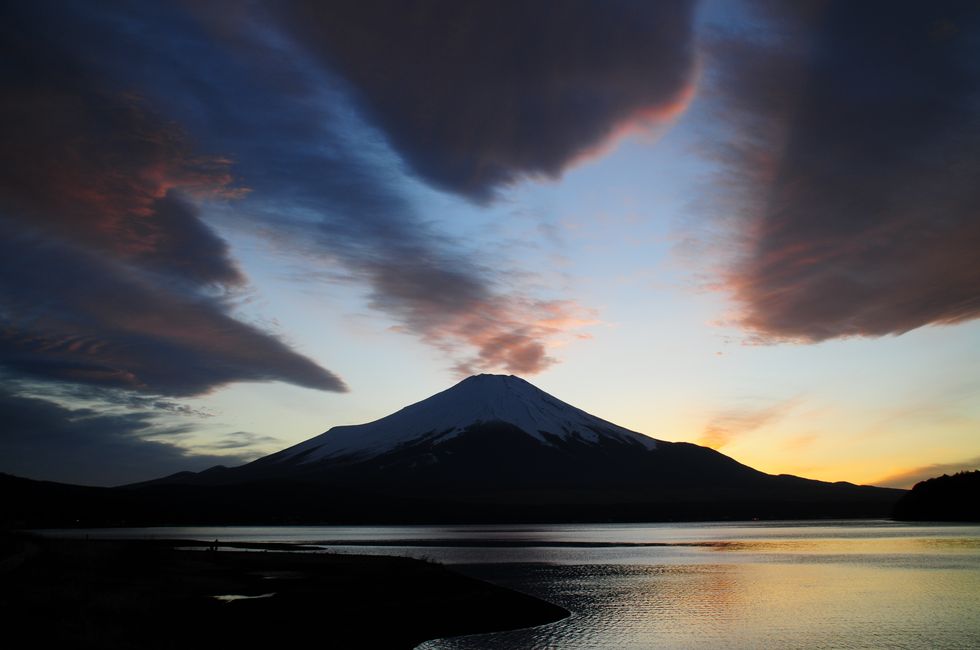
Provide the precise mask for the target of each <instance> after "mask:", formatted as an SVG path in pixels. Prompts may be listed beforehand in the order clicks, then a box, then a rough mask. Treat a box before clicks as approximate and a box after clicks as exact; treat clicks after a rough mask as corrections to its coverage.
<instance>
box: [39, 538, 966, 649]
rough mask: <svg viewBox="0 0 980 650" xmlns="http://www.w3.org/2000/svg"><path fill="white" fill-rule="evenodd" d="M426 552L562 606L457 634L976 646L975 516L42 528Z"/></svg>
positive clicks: (588, 641)
mask: <svg viewBox="0 0 980 650" xmlns="http://www.w3.org/2000/svg"><path fill="white" fill-rule="evenodd" d="M46 532H47V533H48V534H66V535H68V534H70V535H73V536H77V535H80V534H81V535H84V534H88V535H90V536H93V537H130V538H180V539H200V540H208V541H212V540H214V539H218V540H220V541H222V542H232V541H240V542H244V541H251V542H296V543H304V544H312V545H316V546H320V547H322V548H324V549H328V550H330V551H332V552H342V553H383V554H395V555H406V556H411V557H424V558H429V559H435V560H438V561H441V562H446V563H450V564H454V565H456V567H455V568H457V569H458V570H461V571H463V572H465V573H468V574H470V575H474V576H476V577H480V578H484V579H487V580H491V581H493V582H496V583H499V584H503V585H505V586H509V587H512V588H515V589H518V590H520V591H524V592H526V593H530V594H533V595H536V596H540V597H542V598H544V599H546V600H549V601H551V602H554V603H557V604H559V605H562V606H563V607H565V608H567V609H569V610H570V611H572V612H573V614H572V616H570V617H569V618H567V619H565V620H563V621H559V622H557V623H553V624H551V625H546V626H541V627H538V628H532V629H527V630H518V631H513V632H504V633H497V634H492V635H479V636H470V637H461V638H457V639H442V640H435V641H430V642H428V643H425V644H423V645H422V646H420V647H421V648H424V649H425V650H437V649H454V650H455V649H464V648H465V649H469V648H474V649H475V648H481V649H483V648H513V649H522V650H526V649H531V648H569V649H580V648H582V649H584V648H624V649H626V648H635V649H639V648H926V647H928V648H980V526H970V525H960V526H957V525H925V524H922V525H917V524H899V523H893V522H886V521H877V522H868V521H861V522H846V521H842V522H778V523H773V522H745V523H696V524H605V525H520V526H384V527H367V526H344V527H337V526H316V527H254V528H246V527H217V528H143V529H111V530H89V531H46Z"/></svg>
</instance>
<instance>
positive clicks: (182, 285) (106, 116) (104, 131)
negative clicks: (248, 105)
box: [0, 6, 346, 396]
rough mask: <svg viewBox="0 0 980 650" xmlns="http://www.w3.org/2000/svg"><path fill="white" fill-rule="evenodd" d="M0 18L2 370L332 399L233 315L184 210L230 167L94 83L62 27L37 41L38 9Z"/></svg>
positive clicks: (215, 246) (214, 254)
mask: <svg viewBox="0 0 980 650" xmlns="http://www.w3.org/2000/svg"><path fill="white" fill-rule="evenodd" d="M6 9H7V10H6V11H5V12H4V18H5V19H6V20H5V21H3V22H4V29H3V32H4V38H5V53H6V54H8V55H9V60H8V61H7V62H6V63H5V64H4V66H3V68H4V72H5V73H6V76H5V77H4V83H3V85H2V86H0V93H2V99H3V101H2V102H0V141H2V142H3V143H4V155H3V156H2V157H0V371H2V372H3V374H4V375H5V376H6V375H10V376H12V377H14V378H15V379H19V378H29V379H31V380H35V381H36V380H49V381H57V382H71V383H74V384H78V385H84V386H90V387H110V388H117V389H127V390H130V391H141V392H146V393H155V394H163V395H174V396H183V395H196V394H201V393H206V392H208V391H210V390H212V389H214V388H216V387H219V386H224V385H226V384H229V383H232V382H236V381H272V380H279V381H286V382H291V383H294V384H298V385H301V386H306V387H309V388H315V389H321V390H330V391H344V390H346V387H345V386H344V384H343V382H342V381H341V380H340V379H339V378H338V377H337V376H336V375H334V374H333V373H331V372H330V371H328V370H326V369H324V368H322V367H321V366H320V365H319V364H317V363H316V362H315V361H313V360H311V359H309V358H307V357H305V356H303V355H302V354H300V353H298V352H296V351H295V350H293V349H291V348H290V346H288V345H287V344H286V343H284V342H283V341H281V340H280V339H279V338H277V337H276V336H273V335H271V334H269V333H267V332H263V331H261V330H259V329H258V328H256V327H254V326H251V325H249V324H246V323H243V322H241V321H239V320H237V319H236V318H235V317H234V316H233V314H232V313H231V307H230V303H229V301H227V300H226V299H227V296H228V293H229V292H230V291H233V290H235V289H236V288H237V287H240V286H241V285H243V284H244V283H245V278H244V276H243V275H242V273H241V272H240V270H239V269H238V267H237V265H236V264H235V262H234V261H233V260H232V258H231V255H230V252H229V248H228V245H227V243H226V242H225V241H224V240H223V239H221V237H219V236H218V235H217V234H216V233H215V232H214V231H213V230H212V229H211V228H210V227H209V226H208V225H207V224H206V223H205V222H204V221H203V220H202V219H201V217H200V215H199V213H198V207H197V205H196V202H197V201H200V200H203V199H221V200H227V199H233V198H236V197H239V196H241V193H242V190H241V189H240V188H237V187H235V186H234V184H233V183H232V180H231V176H230V171H229V169H230V163H229V161H228V160H227V159H224V158H222V157H218V156H211V155H201V154H199V153H195V152H194V151H193V148H192V146H191V145H190V144H189V142H188V140H187V137H186V136H185V134H184V133H183V131H182V130H181V129H180V128H179V127H178V126H176V125H175V124H173V123H172V122H169V121H166V120H164V119H162V118H161V117H160V116H159V115H157V114H155V113H154V112H153V111H152V110H151V108H150V107H149V106H147V105H146V104H145V103H144V102H141V101H140V100H138V99H135V98H134V97H132V96H131V95H129V94H127V93H124V92H121V91H120V89H118V88H114V89H113V87H112V86H111V84H108V83H106V82H105V81H104V79H103V78H102V77H101V76H98V75H95V74H93V72H92V71H91V70H89V69H87V68H86V67H85V66H84V65H83V64H82V60H84V58H85V57H84V53H85V51H86V50H85V49H84V48H82V49H80V50H76V51H72V50H70V49H69V44H70V43H71V39H70V38H69V32H71V30H70V29H68V28H67V27H66V28H65V31H66V33H65V38H60V37H59V38H58V39H53V40H51V39H47V40H46V38H45V37H44V35H45V34H48V33H49V32H50V31H51V26H50V25H49V24H47V23H45V22H44V20H43V19H45V18H47V16H46V15H45V12H44V11H41V12H40V14H35V13H33V9H32V7H27V6H21V7H10V8H6ZM39 17H40V19H41V23H37V22H33V21H36V20H38V19H39ZM39 34H40V35H41V36H39ZM39 39H40V41H39ZM39 42H41V43H44V44H45V46H44V47H41V46H40V45H39ZM62 48H66V49H62Z"/></svg>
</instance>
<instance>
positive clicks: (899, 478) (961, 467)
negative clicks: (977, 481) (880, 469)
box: [872, 456, 980, 488]
mask: <svg viewBox="0 0 980 650" xmlns="http://www.w3.org/2000/svg"><path fill="white" fill-rule="evenodd" d="M977 469H980V456H977V457H976V458H970V459H967V460H964V461H962V462H959V463H936V464H933V465H924V466H922V467H914V468H911V469H905V470H902V471H900V472H896V473H894V474H889V475H888V476H885V477H884V478H881V479H878V480H877V481H872V485H881V486H884V487H896V488H910V487H912V486H913V485H915V484H916V483H918V482H920V481H925V480H926V479H930V478H935V477H937V476H942V475H943V474H955V473H956V472H970V471H974V470H977Z"/></svg>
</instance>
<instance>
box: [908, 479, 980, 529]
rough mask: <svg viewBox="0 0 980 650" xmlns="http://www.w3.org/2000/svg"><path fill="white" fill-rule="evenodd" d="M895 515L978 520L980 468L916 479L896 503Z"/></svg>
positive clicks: (979, 517) (936, 519)
mask: <svg viewBox="0 0 980 650" xmlns="http://www.w3.org/2000/svg"><path fill="white" fill-rule="evenodd" d="M894 516H895V519H901V520H905V521H980V471H973V472H959V473H957V474H953V475H952V476H948V475H946V474H943V475H942V476H939V477H937V478H931V479H929V480H926V481H922V482H920V483H916V484H915V487H913V488H912V490H911V491H910V492H908V493H907V494H905V496H903V497H902V498H901V499H900V500H899V501H898V503H897V504H895V514H894Z"/></svg>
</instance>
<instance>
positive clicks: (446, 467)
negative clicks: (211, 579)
mask: <svg viewBox="0 0 980 650" xmlns="http://www.w3.org/2000/svg"><path fill="white" fill-rule="evenodd" d="M190 488H195V489H203V490H204V492H207V490H211V492H210V493H209V494H211V495H212V497H213V495H216V494H218V495H221V499H223V500H224V501H222V503H231V502H232V500H234V502H233V505H232V506H230V507H233V508H235V509H236V511H241V512H244V513H246V514H247V515H248V516H250V517H258V519H260V520H264V521H268V520H270V517H271V518H272V519H273V520H288V521H320V522H323V521H338V522H339V521H370V522H434V521H477V522H486V521H519V520H524V521H527V520H535V521H548V520H551V521H576V520H578V521H581V520H588V521H609V520H646V521H655V520H664V519H670V520H673V519H733V518H807V517H815V516H820V517H828V516H835V517H845V516H883V515H887V514H888V512H889V511H890V508H891V506H892V504H893V503H894V502H895V501H896V500H897V499H898V497H899V496H900V495H901V494H902V493H901V491H897V490H887V489H883V488H875V487H862V486H856V485H851V484H849V483H824V482H821V481H812V480H807V479H802V478H798V477H795V476H772V475H769V474H765V473H763V472H760V471H758V470H755V469H752V468H751V467H748V466H746V465H743V464H742V463H739V462H738V461H736V460H734V459H732V458H729V457H728V456H725V455H724V454H721V453H719V452H717V451H715V450H713V449H709V448H707V447H701V446H698V445H694V444H690V443H684V442H667V441H663V440H655V439H653V438H650V437H648V436H645V435H643V434H640V433H637V432H635V431H630V430H629V429H625V428H623V427H621V426H618V425H616V424H613V423H611V422H607V421H606V420H603V419H601V418H598V417H596V416H594V415H590V414H588V413H586V412H585V411H583V410H581V409H578V408H576V407H574V406H572V405H570V404H567V403H565V402H563V401H561V400H559V399H557V398H555V397H553V396H551V395H549V394H548V393H546V392H544V391H542V390H540V389H539V388H537V387H535V386H533V385H532V384H530V383H528V382H527V381H524V380H523V379H520V378H518V377H514V376H505V375H476V376H473V377H469V378H467V379H464V380H463V381H461V382H459V383H458V384H456V385H455V386H453V387H452V388H449V389H448V390H445V391H443V392H441V393H438V394H436V395H433V396H432V397H429V398H428V399H425V400H422V401H421V402H417V403H415V404H412V405H410V406H406V407H405V408H403V409H401V410H400V411H397V412H395V413H392V414H391V415H388V416H387V417H383V418H381V419H380V420H375V421H374V422H369V423H366V424H360V425H345V426H336V427H333V428H332V429H330V430H329V431H327V432H326V433H322V434H320V435H318V436H315V437H313V438H310V439H309V440H306V441H305V442H301V443H299V444H297V445H294V446H292V447H289V448H287V449H284V450H282V451H280V452H277V453H275V454H272V455H269V456H266V457H264V458H260V459H258V460H256V461H254V462H251V463H248V464H247V465H242V466H240V467H232V468H226V467H216V468H212V469H210V470H207V471H205V472H201V473H199V474H193V473H189V472H184V473H181V474H178V475H174V476H171V477H168V478H165V479H160V480H158V481H152V482H150V483H148V484H143V485H141V486H131V489H137V490H139V489H144V490H147V489H149V490H155V491H160V490H163V491H166V490H168V489H174V490H176V492H174V493H175V494H181V495H184V496H185V497H186V492H180V490H185V491H186V490H187V489H190ZM204 492H202V493H201V494H203V493H204ZM202 498H203V497H202ZM214 498H217V497H214ZM259 504H261V505H259ZM223 507H224V506H223ZM259 510H261V512H262V513H263V514H262V516H261V517H259V516H258V515H257V514H255V513H256V512H258V511H259ZM239 519H241V517H239Z"/></svg>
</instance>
